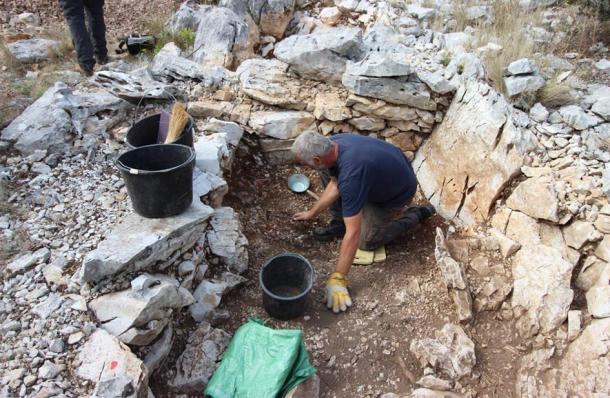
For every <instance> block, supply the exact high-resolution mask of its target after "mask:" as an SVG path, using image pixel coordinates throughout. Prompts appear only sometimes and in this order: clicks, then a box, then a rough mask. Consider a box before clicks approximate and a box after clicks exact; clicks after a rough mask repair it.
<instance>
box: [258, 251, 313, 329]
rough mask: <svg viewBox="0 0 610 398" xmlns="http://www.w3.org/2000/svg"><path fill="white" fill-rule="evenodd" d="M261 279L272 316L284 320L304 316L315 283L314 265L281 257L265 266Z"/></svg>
mask: <svg viewBox="0 0 610 398" xmlns="http://www.w3.org/2000/svg"><path fill="white" fill-rule="evenodd" d="M259 280H260V284H261V288H262V289H263V306H264V307H265V310H266V311H267V313H268V314H269V315H271V316H272V317H274V318H277V319H282V320H286V319H293V318H296V317H299V316H301V315H303V313H304V312H305V306H306V304H307V296H308V295H309V292H310V290H311V288H312V287H313V280H314V269H313V266H312V265H311V264H310V263H309V261H307V259H306V258H305V257H303V256H301V255H299V254H294V253H283V254H278V255H277V256H275V257H272V258H271V259H269V260H267V262H266V263H265V265H263V268H262V269H261V272H260V274H259Z"/></svg>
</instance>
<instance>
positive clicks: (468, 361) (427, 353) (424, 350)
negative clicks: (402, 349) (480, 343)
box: [409, 323, 476, 380]
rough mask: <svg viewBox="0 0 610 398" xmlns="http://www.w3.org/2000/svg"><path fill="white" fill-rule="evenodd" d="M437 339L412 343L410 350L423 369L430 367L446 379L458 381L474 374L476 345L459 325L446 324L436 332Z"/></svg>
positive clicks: (426, 339) (413, 341)
mask: <svg viewBox="0 0 610 398" xmlns="http://www.w3.org/2000/svg"><path fill="white" fill-rule="evenodd" d="M435 336H436V339H430V338H424V339H421V340H417V339H414V340H412V341H411V345H410V347H409V350H410V351H411V353H413V355H414V356H415V357H416V358H417V360H418V361H419V363H420V365H421V366H422V367H427V366H430V367H432V368H433V369H434V372H435V373H436V374H437V375H438V376H440V377H442V378H445V379H449V380H458V379H459V378H461V377H463V376H466V375H469V374H470V373H472V368H473V367H474V365H475V364H476V356H475V351H474V343H473V342H472V340H470V338H469V337H468V336H467V335H466V333H464V330H463V329H462V328H461V327H460V326H457V325H453V324H450V323H447V324H445V326H443V328H442V329H441V330H437V331H436V332H435Z"/></svg>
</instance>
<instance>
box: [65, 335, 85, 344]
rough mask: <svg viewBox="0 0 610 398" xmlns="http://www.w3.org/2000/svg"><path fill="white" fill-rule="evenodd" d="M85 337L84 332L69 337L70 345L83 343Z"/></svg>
mask: <svg viewBox="0 0 610 398" xmlns="http://www.w3.org/2000/svg"><path fill="white" fill-rule="evenodd" d="M83 337H85V334H84V333H83V332H76V333H73V334H71V335H70V336H68V344H69V345H73V344H76V343H78V342H79V341H81V340H82V339H83Z"/></svg>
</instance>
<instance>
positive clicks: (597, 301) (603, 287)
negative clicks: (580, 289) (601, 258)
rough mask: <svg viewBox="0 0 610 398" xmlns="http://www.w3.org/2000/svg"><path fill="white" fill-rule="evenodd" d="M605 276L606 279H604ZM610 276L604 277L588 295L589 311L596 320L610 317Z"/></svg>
mask: <svg viewBox="0 0 610 398" xmlns="http://www.w3.org/2000/svg"><path fill="white" fill-rule="evenodd" d="M604 276H605V277H604ZM609 283H610V274H609V273H607V275H602V277H600V279H599V280H598V281H597V283H596V285H595V286H593V287H591V288H590V289H589V290H588V291H587V293H586V298H587V309H588V310H589V313H590V314H591V315H592V316H593V317H595V318H607V317H610V286H609Z"/></svg>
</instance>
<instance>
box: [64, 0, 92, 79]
mask: <svg viewBox="0 0 610 398" xmlns="http://www.w3.org/2000/svg"><path fill="white" fill-rule="evenodd" d="M59 4H60V5H61V8H62V10H63V13H64V17H65V18H66V22H67V23H68V27H69V28H70V34H71V35H72V40H73V41H74V47H76V56H77V58H78V63H79V65H80V67H81V69H82V70H83V72H84V73H85V74H86V75H91V74H92V73H93V66H94V65H95V60H94V59H93V46H92V45H91V39H90V38H89V33H88V32H87V26H86V25H85V7H84V4H83V0H59Z"/></svg>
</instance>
